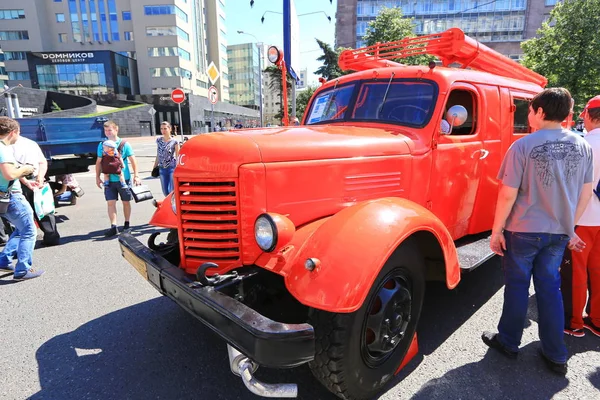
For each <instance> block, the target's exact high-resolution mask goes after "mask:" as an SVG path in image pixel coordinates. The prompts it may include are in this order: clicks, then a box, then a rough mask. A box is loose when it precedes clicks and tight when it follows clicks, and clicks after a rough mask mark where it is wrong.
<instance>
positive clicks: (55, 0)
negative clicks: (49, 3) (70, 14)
mask: <svg viewBox="0 0 600 400" xmlns="http://www.w3.org/2000/svg"><path fill="white" fill-rule="evenodd" d="M54 2H55V3H62V0H54Z"/></svg>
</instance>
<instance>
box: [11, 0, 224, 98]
mask: <svg viewBox="0 0 600 400" xmlns="http://www.w3.org/2000/svg"><path fill="white" fill-rule="evenodd" d="M225 36H226V28H225V0H145V1H143V2H142V1H134V0H20V1H18V2H17V1H14V0H0V41H2V47H3V50H4V52H5V58H6V61H5V63H6V70H7V75H8V80H9V85H10V86H14V85H17V84H22V85H23V86H32V87H39V88H48V89H51V90H58V91H66V92H73V91H75V92H77V93H79V94H84V93H86V92H88V93H96V92H99V93H104V92H106V93H116V94H119V93H122V94H130V93H131V94H138V93H142V94H168V93H170V92H171V91H172V90H173V89H174V88H183V89H184V90H185V91H186V92H188V93H192V94H196V95H200V96H204V97H206V96H207V90H208V87H209V86H210V83H209V79H208V71H207V68H208V66H209V64H210V63H211V62H214V64H215V66H216V68H217V70H218V72H220V79H219V80H218V81H217V82H216V86H217V87H218V89H219V93H220V100H223V101H227V100H228V98H229V93H228V82H227V78H228V76H227V52H226V37H225ZM51 75H54V78H50V76H51ZM128 85H129V86H128ZM138 86H139V87H138Z"/></svg>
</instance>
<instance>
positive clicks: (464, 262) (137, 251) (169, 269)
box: [119, 28, 547, 399]
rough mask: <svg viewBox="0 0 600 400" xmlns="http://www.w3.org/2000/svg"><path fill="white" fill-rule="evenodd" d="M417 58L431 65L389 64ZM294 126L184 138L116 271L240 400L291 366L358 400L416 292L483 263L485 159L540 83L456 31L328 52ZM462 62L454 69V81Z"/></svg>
mask: <svg viewBox="0 0 600 400" xmlns="http://www.w3.org/2000/svg"><path fill="white" fill-rule="evenodd" d="M416 54H432V55H435V56H437V57H438V58H439V60H440V61H441V64H442V65H438V64H436V63H430V65H428V66H407V65H403V64H401V63H398V62H397V61H394V60H398V59H401V58H404V57H407V56H411V55H416ZM340 67H341V68H342V69H343V70H354V71H356V72H354V73H352V74H349V75H346V76H342V77H339V78H337V79H333V80H331V81H329V82H326V83H325V84H323V85H322V86H321V87H320V88H319V89H318V90H317V91H316V92H315V93H314V95H313V97H312V99H311V100H310V102H309V104H308V107H307V111H306V114H305V116H304V120H303V124H302V125H301V126H294V127H283V128H259V129H250V130H241V131H236V132H221V133H214V134H209V135H201V136H198V137H194V138H192V139H190V140H189V141H188V142H187V143H185V144H184V145H183V147H182V149H181V152H180V155H179V159H178V164H177V167H176V169H175V190H174V191H173V193H171V194H170V195H169V196H167V198H166V199H165V200H164V201H163V202H162V203H159V204H157V210H156V212H155V214H154V215H153V217H152V220H151V224H153V225H156V226H157V227H160V228H168V229H169V233H168V236H167V238H166V241H165V242H164V243H158V242H157V240H156V237H157V234H158V233H155V234H153V235H152V236H151V238H150V240H149V241H148V246H145V245H144V244H142V243H141V242H140V241H138V240H137V239H136V238H134V237H133V236H131V235H129V234H122V235H121V236H120V237H119V242H120V246H121V251H122V254H123V256H124V257H125V259H126V260H127V261H128V262H129V263H131V265H132V266H133V267H135V268H136V269H137V270H138V271H139V272H140V274H141V275H142V276H143V277H144V278H145V279H147V281H148V282H149V283H150V284H151V285H152V286H154V287H155V288H156V289H157V290H158V291H159V292H161V293H162V294H164V295H165V296H168V297H170V298H171V299H173V300H174V301H175V302H176V303H177V304H179V305H180V306H181V307H182V308H183V309H185V310H186V311H188V312H189V313H190V314H192V315H193V316H195V317H196V318H198V319H199V320H200V321H202V322H203V323H204V324H205V325H206V326H208V327H209V328H210V329H212V330H213V331H214V332H215V333H217V334H218V335H220V336H221V337H222V338H223V339H224V340H225V341H226V342H227V347H228V352H229V362H230V366H231V369H232V371H233V372H234V373H235V374H238V375H240V376H241V378H242V380H243V382H244V384H245V385H246V386H247V387H248V389H250V390H251V391H252V392H253V393H256V394H259V395H262V396H268V397H294V396H296V394H297V388H296V386H295V385H293V384H266V383H262V382H259V381H258V380H257V379H256V378H255V376H254V375H253V373H254V371H255V370H256V368H257V367H258V366H261V365H262V366H266V367H271V368H290V367H296V366H298V365H301V364H304V363H308V365H309V367H310V369H311V370H312V372H313V374H314V375H315V377H316V378H317V379H318V380H319V381H320V382H321V383H322V384H323V385H325V386H326V387H327V388H328V389H329V390H330V391H331V392H333V393H335V394H336V395H337V396H339V397H340V398H343V399H369V398H372V396H374V395H377V394H378V393H380V392H381V391H382V390H383V389H384V388H385V387H386V385H388V384H389V383H390V382H394V376H395V375H396V374H397V373H398V372H399V371H400V370H401V368H402V367H403V366H405V365H406V364H407V363H408V362H409V361H410V360H411V358H413V357H414V356H415V354H417V352H418V342H417V332H416V331H417V325H418V322H419V316H420V314H421V309H422V304H423V299H424V296H425V295H426V293H425V283H426V282H427V281H430V280H434V281H435V280H437V281H443V282H445V284H446V286H447V287H448V289H453V288H455V287H456V286H457V285H458V284H459V281H460V279H461V274H462V273H464V272H466V271H470V270H472V269H473V268H476V267H477V266H480V265H481V264H483V263H484V262H485V261H486V260H488V259H490V258H491V257H492V256H493V254H492V252H491V251H490V249H489V236H490V231H491V228H492V223H493V218H494V206H495V201H496V196H497V193H498V188H499V183H498V180H497V179H496V174H497V172H498V169H499V166H500V163H501V160H502V158H503V156H504V154H505V152H506V150H507V149H508V147H509V146H510V145H511V143H512V142H514V141H515V140H516V139H518V138H519V137H521V136H523V135H526V134H528V133H529V132H530V128H529V125H528V120H527V114H528V107H529V101H530V99H531V98H532V97H533V96H534V95H535V94H536V93H539V92H540V91H541V90H542V88H543V87H544V86H545V85H546V83H547V81H546V79H545V78H544V77H543V76H540V75H538V74H536V73H534V72H532V71H530V70H528V69H527V68H525V67H523V66H521V65H520V64H518V63H516V62H514V61H512V60H510V59H508V58H507V57H504V56H502V55H501V54H499V53H497V52H495V51H493V50H491V49H489V48H488V47H486V46H484V45H482V44H480V43H478V42H476V41H475V40H473V39H471V38H469V37H467V36H465V34H464V33H463V32H462V31H461V30H459V29H455V28H453V29H450V30H447V31H445V32H443V33H440V34H434V35H428V36H422V37H419V38H413V39H403V40H400V41H397V42H392V43H383V44H377V45H374V46H370V47H365V48H361V49H356V50H346V51H344V52H343V53H342V54H341V56H340ZM467 67H468V68H469V69H467Z"/></svg>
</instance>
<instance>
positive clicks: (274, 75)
mask: <svg viewBox="0 0 600 400" xmlns="http://www.w3.org/2000/svg"><path fill="white" fill-rule="evenodd" d="M265 72H266V73H267V75H268V76H269V84H268V86H269V89H270V90H271V91H272V92H276V93H279V103H278V104H279V112H278V113H277V114H275V115H274V118H275V119H279V120H281V119H282V118H283V96H282V95H283V85H282V79H281V70H279V68H277V66H275V65H269V66H268V67H267V68H265ZM286 81H287V94H288V115H290V116H291V114H292V111H291V104H290V103H291V95H292V85H293V84H294V80H293V78H292V77H291V76H290V74H286Z"/></svg>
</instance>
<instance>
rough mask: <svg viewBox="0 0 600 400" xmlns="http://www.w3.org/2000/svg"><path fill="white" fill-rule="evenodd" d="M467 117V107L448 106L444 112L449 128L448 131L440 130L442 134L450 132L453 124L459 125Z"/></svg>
mask: <svg viewBox="0 0 600 400" xmlns="http://www.w3.org/2000/svg"><path fill="white" fill-rule="evenodd" d="M468 117H469V112H468V111H467V109H466V108H465V107H463V106H460V105H455V106H452V107H450V109H448V111H447V112H446V121H448V123H449V124H450V129H449V132H448V133H445V132H442V134H446V135H449V134H451V133H452V129H453V128H454V127H455V126H461V125H462V124H464V123H465V122H466V120H467V118H468Z"/></svg>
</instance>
